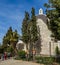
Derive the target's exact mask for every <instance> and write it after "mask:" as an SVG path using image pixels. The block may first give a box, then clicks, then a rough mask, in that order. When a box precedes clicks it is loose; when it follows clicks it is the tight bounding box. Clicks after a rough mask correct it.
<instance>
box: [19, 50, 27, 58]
mask: <svg viewBox="0 0 60 65" xmlns="http://www.w3.org/2000/svg"><path fill="white" fill-rule="evenodd" d="M18 56H19V57H20V58H21V59H24V58H26V52H25V51H18Z"/></svg>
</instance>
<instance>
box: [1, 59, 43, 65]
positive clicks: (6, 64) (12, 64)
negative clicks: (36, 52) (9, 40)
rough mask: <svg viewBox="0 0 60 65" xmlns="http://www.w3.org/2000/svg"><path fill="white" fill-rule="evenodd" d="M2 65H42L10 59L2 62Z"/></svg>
mask: <svg viewBox="0 0 60 65" xmlns="http://www.w3.org/2000/svg"><path fill="white" fill-rule="evenodd" d="M0 65H40V64H37V63H32V62H27V61H21V60H13V59H8V60H4V61H0ZM41 65H43V64H41Z"/></svg>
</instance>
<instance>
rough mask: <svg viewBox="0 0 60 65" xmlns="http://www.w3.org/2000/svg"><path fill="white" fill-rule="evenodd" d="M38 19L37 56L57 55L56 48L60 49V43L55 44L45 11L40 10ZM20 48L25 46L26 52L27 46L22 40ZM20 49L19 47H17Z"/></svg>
mask: <svg viewBox="0 0 60 65" xmlns="http://www.w3.org/2000/svg"><path fill="white" fill-rule="evenodd" d="M36 18H37V21H36V22H37V30H38V33H39V34H38V36H39V39H38V41H37V42H36V45H35V49H36V54H37V55H45V56H51V55H55V48H56V46H58V47H59V49H60V41H58V42H55V41H54V38H52V37H51V34H52V32H51V31H50V30H49V29H48V26H47V20H48V21H49V19H48V18H47V16H46V15H45V14H43V9H40V10H39V15H37V16H36ZM17 44H18V46H19V45H20V46H21V45H22V44H23V46H24V47H23V49H22V50H24V51H27V50H26V45H25V44H24V42H22V41H21V40H20V41H18V43H17ZM17 48H19V47H17Z"/></svg>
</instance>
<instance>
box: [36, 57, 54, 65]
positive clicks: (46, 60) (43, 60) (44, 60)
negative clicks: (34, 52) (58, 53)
mask: <svg viewBox="0 0 60 65" xmlns="http://www.w3.org/2000/svg"><path fill="white" fill-rule="evenodd" d="M35 59H36V61H37V63H43V64H45V65H50V64H51V65H52V63H53V61H54V57H39V56H37V57H35Z"/></svg>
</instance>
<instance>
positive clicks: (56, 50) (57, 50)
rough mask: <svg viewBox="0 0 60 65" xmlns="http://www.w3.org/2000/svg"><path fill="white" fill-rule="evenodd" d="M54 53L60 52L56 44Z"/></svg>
mask: <svg viewBox="0 0 60 65" xmlns="http://www.w3.org/2000/svg"><path fill="white" fill-rule="evenodd" d="M55 53H56V55H59V54H60V51H59V48H58V46H56V49H55Z"/></svg>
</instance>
